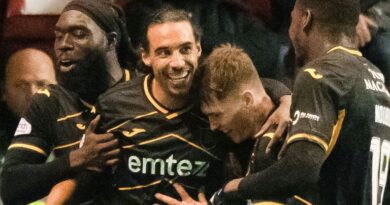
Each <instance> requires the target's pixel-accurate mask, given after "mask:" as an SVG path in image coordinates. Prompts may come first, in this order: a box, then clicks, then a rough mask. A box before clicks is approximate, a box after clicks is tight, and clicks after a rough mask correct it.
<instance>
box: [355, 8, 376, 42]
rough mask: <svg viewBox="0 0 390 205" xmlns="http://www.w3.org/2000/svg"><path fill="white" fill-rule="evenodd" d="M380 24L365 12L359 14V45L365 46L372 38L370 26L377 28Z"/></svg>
mask: <svg viewBox="0 0 390 205" xmlns="http://www.w3.org/2000/svg"><path fill="white" fill-rule="evenodd" d="M377 27H378V24H376V22H375V21H374V20H372V19H370V18H369V17H368V16H365V15H363V14H360V15H359V21H358V24H357V25H356V34H357V35H356V36H357V40H358V46H359V47H363V46H365V45H366V44H367V43H369V42H370V41H371V39H372V36H371V32H370V28H377Z"/></svg>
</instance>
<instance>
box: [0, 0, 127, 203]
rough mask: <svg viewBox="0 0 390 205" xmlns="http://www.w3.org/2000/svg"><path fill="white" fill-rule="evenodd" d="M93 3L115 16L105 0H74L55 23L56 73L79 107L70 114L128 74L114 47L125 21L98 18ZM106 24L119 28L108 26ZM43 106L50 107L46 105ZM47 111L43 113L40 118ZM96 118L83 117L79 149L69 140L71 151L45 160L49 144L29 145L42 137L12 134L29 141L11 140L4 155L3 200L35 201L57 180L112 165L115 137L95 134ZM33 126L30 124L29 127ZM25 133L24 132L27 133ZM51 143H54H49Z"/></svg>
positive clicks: (120, 39) (121, 38) (119, 43)
mask: <svg viewBox="0 0 390 205" xmlns="http://www.w3.org/2000/svg"><path fill="white" fill-rule="evenodd" d="M96 5H97V9H99V8H101V10H100V12H103V14H104V15H107V16H106V19H105V20H107V19H109V20H111V18H118V14H117V13H116V14H115V12H117V11H116V10H115V9H111V7H110V5H111V4H110V3H108V2H105V1H88V0H75V1H72V2H70V3H69V4H68V5H67V7H66V8H65V9H64V11H63V12H62V13H61V15H60V18H59V20H58V22H57V24H56V26H55V36H56V38H55V44H54V50H55V54H56V57H57V64H58V66H59V72H60V73H59V78H60V79H59V82H60V85H61V86H63V88H65V89H63V88H61V89H62V90H64V91H61V92H65V93H71V94H70V95H71V96H74V97H73V100H74V101H76V102H77V104H78V106H80V107H78V108H76V107H74V108H71V109H75V111H74V112H78V111H82V112H83V111H85V110H88V109H91V111H90V112H91V113H93V107H92V106H91V104H94V103H95V101H96V99H97V97H98V96H99V95H100V94H101V93H102V92H104V91H105V90H106V89H108V88H109V87H111V86H113V85H115V84H116V83H117V82H119V81H121V80H124V79H125V78H126V79H127V78H128V73H126V71H124V70H123V69H122V67H124V66H125V64H126V59H124V58H120V56H123V55H121V53H119V52H120V51H119V49H118V48H119V47H120V46H122V45H123V44H122V43H123V42H124V44H125V43H126V42H125V41H127V39H128V38H127V34H125V35H124V36H121V35H122V33H121V32H122V30H121V28H120V26H123V25H125V24H124V23H122V25H120V26H117V25H116V23H117V22H119V20H118V21H116V22H115V23H105V22H102V20H101V19H99V16H98V17H96V16H95V17H91V16H90V15H91V12H94V11H93V9H92V10H90V11H88V10H87V9H90V8H91V6H92V7H93V6H96ZM99 6H100V7H99ZM104 9H106V10H104ZM101 14H102V13H101ZM113 16H114V17H113ZM115 16H116V17H115ZM100 17H102V16H100ZM118 24H119V23H118ZM102 25H103V26H102ZM107 25H109V26H107ZM110 26H117V27H114V28H109V27H110ZM118 27H119V28H118ZM123 52H128V53H127V55H130V54H129V53H130V51H128V50H125V49H123ZM50 91H51V90H50V89H49V90H45V91H44V92H43V95H47V99H48V100H43V103H47V102H49V101H50V99H51V98H50V96H51V97H54V96H53V95H51V93H50ZM61 96H64V94H62V95H59V96H58V97H59V98H61ZM36 98H37V99H38V98H42V97H39V96H38V97H36ZM57 101H58V102H61V103H63V100H62V99H57ZM40 102H42V101H40ZM50 102H51V101H50ZM50 102H49V103H50ZM65 103H66V102H65ZM73 105H74V104H72V105H71V107H72V106H73ZM57 106H59V107H56V108H55V109H59V110H61V109H63V108H62V107H60V105H57ZM46 107H47V106H46ZM46 107H44V108H45V109H46ZM30 109H31V107H30ZM47 109H52V108H50V107H48V108H47ZM30 111H31V110H30ZM43 112H44V111H43ZM27 113H29V111H28V112H27ZM45 115H47V114H46V113H44V114H42V116H45ZM27 116H28V115H27ZM92 116H93V115H92ZM66 119H68V118H65V120H66ZM81 120H84V119H81ZM53 121H54V122H50V123H54V124H55V123H57V122H58V120H53ZM98 122H99V116H97V117H96V118H95V119H93V120H92V121H91V119H89V120H88V119H87V120H85V122H84V123H86V125H88V124H89V126H88V127H87V128H86V129H85V127H81V128H82V129H85V137H84V140H83V143H82V145H80V148H76V147H72V146H73V144H75V143H73V144H71V145H72V146H70V145H69V146H68V147H70V148H71V149H70V150H69V151H65V152H62V153H61V154H60V155H59V156H56V158H55V159H54V160H53V161H52V162H49V163H44V162H45V161H46V157H47V155H46V152H47V151H48V152H50V150H47V151H46V149H47V148H43V147H42V148H40V147H39V146H42V144H39V143H38V144H37V145H34V144H31V142H33V141H32V140H38V141H36V142H40V141H41V140H42V139H39V136H37V137H38V139H36V137H35V135H33V136H31V137H30V136H27V137H25V135H22V137H19V136H16V137H15V139H16V140H18V139H19V138H22V140H23V138H25V139H27V140H30V141H27V142H26V143H27V144H28V146H26V145H22V146H21V145H20V144H21V142H20V141H19V142H18V143H17V144H15V145H14V146H12V144H11V147H10V148H9V150H8V152H7V156H8V157H6V165H5V167H4V172H3V175H2V176H3V178H2V183H3V185H4V186H6V187H7V189H3V190H2V198H3V199H4V201H5V203H7V204H19V203H26V202H28V201H32V200H36V199H39V198H41V197H43V196H45V195H46V194H48V193H49V191H50V189H51V188H52V187H53V186H54V185H55V184H57V183H59V182H61V181H63V180H66V179H67V178H69V177H70V176H73V174H74V173H78V172H82V171H85V170H102V169H104V168H105V167H110V166H112V165H114V164H116V163H117V162H118V159H117V156H118V154H119V149H118V148H117V144H118V140H117V139H115V138H114V136H113V135H112V134H110V133H103V134H96V133H95V128H96V126H97V124H98ZM30 123H31V122H30ZM34 130H35V128H34V126H33V127H32V131H34ZM30 132H31V130H30ZM77 132H79V131H77ZM23 134H27V135H28V134H29V133H23ZM56 134H57V135H58V136H55V137H57V138H59V139H60V138H63V137H65V136H61V133H56ZM68 134H69V136H67V137H73V138H75V140H80V139H81V137H82V133H81V134H80V133H73V134H71V133H68ZM63 135H64V134H63ZM79 135H80V136H79ZM78 136H79V137H78ZM76 138H77V139H76ZM22 143H25V142H22ZM29 143H30V144H29ZM77 145H78V144H77ZM53 146H56V145H52V146H50V147H51V148H52V147H53ZM57 146H58V145H57ZM42 150H43V151H42ZM37 151H38V152H37ZM42 154H44V155H42ZM31 174H33V175H34V177H33V178H34V180H32V179H31V177H30V176H31ZM37 187H38V188H37Z"/></svg>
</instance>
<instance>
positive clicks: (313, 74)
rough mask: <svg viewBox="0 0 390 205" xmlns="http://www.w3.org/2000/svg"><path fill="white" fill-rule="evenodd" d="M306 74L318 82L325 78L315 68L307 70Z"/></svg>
mask: <svg viewBox="0 0 390 205" xmlns="http://www.w3.org/2000/svg"><path fill="white" fill-rule="evenodd" d="M304 72H307V73H309V74H310V76H311V77H312V78H314V79H316V80H319V79H322V78H323V77H324V76H323V75H321V74H319V73H318V72H317V70H316V69H315V68H306V69H305V70H304Z"/></svg>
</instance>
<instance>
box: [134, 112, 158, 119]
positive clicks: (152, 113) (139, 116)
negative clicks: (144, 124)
mask: <svg viewBox="0 0 390 205" xmlns="http://www.w3.org/2000/svg"><path fill="white" fill-rule="evenodd" d="M157 113H158V112H157V111H153V112H150V113H146V114H143V115H138V116H136V117H135V118H134V119H140V118H143V117H147V116H150V115H154V114H157Z"/></svg>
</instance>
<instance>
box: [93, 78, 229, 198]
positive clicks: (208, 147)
mask: <svg viewBox="0 0 390 205" xmlns="http://www.w3.org/2000/svg"><path fill="white" fill-rule="evenodd" d="M152 78H153V76H152V75H146V76H141V77H139V78H137V79H135V80H133V81H131V82H125V83H122V84H119V85H118V86H116V87H114V88H113V89H111V90H109V91H108V92H106V93H105V94H104V95H102V96H100V97H99V100H98V103H97V105H96V108H97V111H98V113H99V114H101V120H100V128H101V129H102V130H104V131H107V132H111V133H114V135H115V136H116V137H117V138H118V139H119V141H120V146H121V162H120V164H119V165H118V166H117V167H116V168H115V169H114V178H115V179H114V184H115V186H116V189H117V190H118V191H119V193H120V197H121V199H122V200H121V201H122V202H124V204H152V203H153V200H154V194H155V193H156V192H160V193H163V194H168V195H171V196H175V197H178V196H177V195H175V193H176V191H175V190H174V189H173V187H172V186H170V184H171V183H173V182H178V183H181V184H182V185H183V186H184V187H186V189H187V190H188V191H189V192H190V193H193V194H194V195H193V196H196V193H197V192H198V190H199V188H201V187H202V186H203V187H205V188H206V192H207V191H208V192H210V191H214V190H213V189H215V188H218V186H220V185H221V184H220V182H221V179H222V177H223V176H222V175H223V174H222V173H221V172H222V167H221V165H222V160H221V155H222V154H223V151H222V149H221V147H222V146H223V143H224V141H225V139H227V138H226V137H222V136H217V135H218V134H217V133H214V132H212V131H210V130H209V124H208V121H207V120H206V119H205V118H204V116H202V115H200V114H199V113H200V112H199V107H198V106H194V105H188V106H187V107H184V108H183V109H180V110H174V111H173V110H169V109H167V108H165V107H164V106H163V105H161V104H159V103H158V102H157V100H156V99H154V97H153V96H152V94H151V89H150V84H151V81H152Z"/></svg>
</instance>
